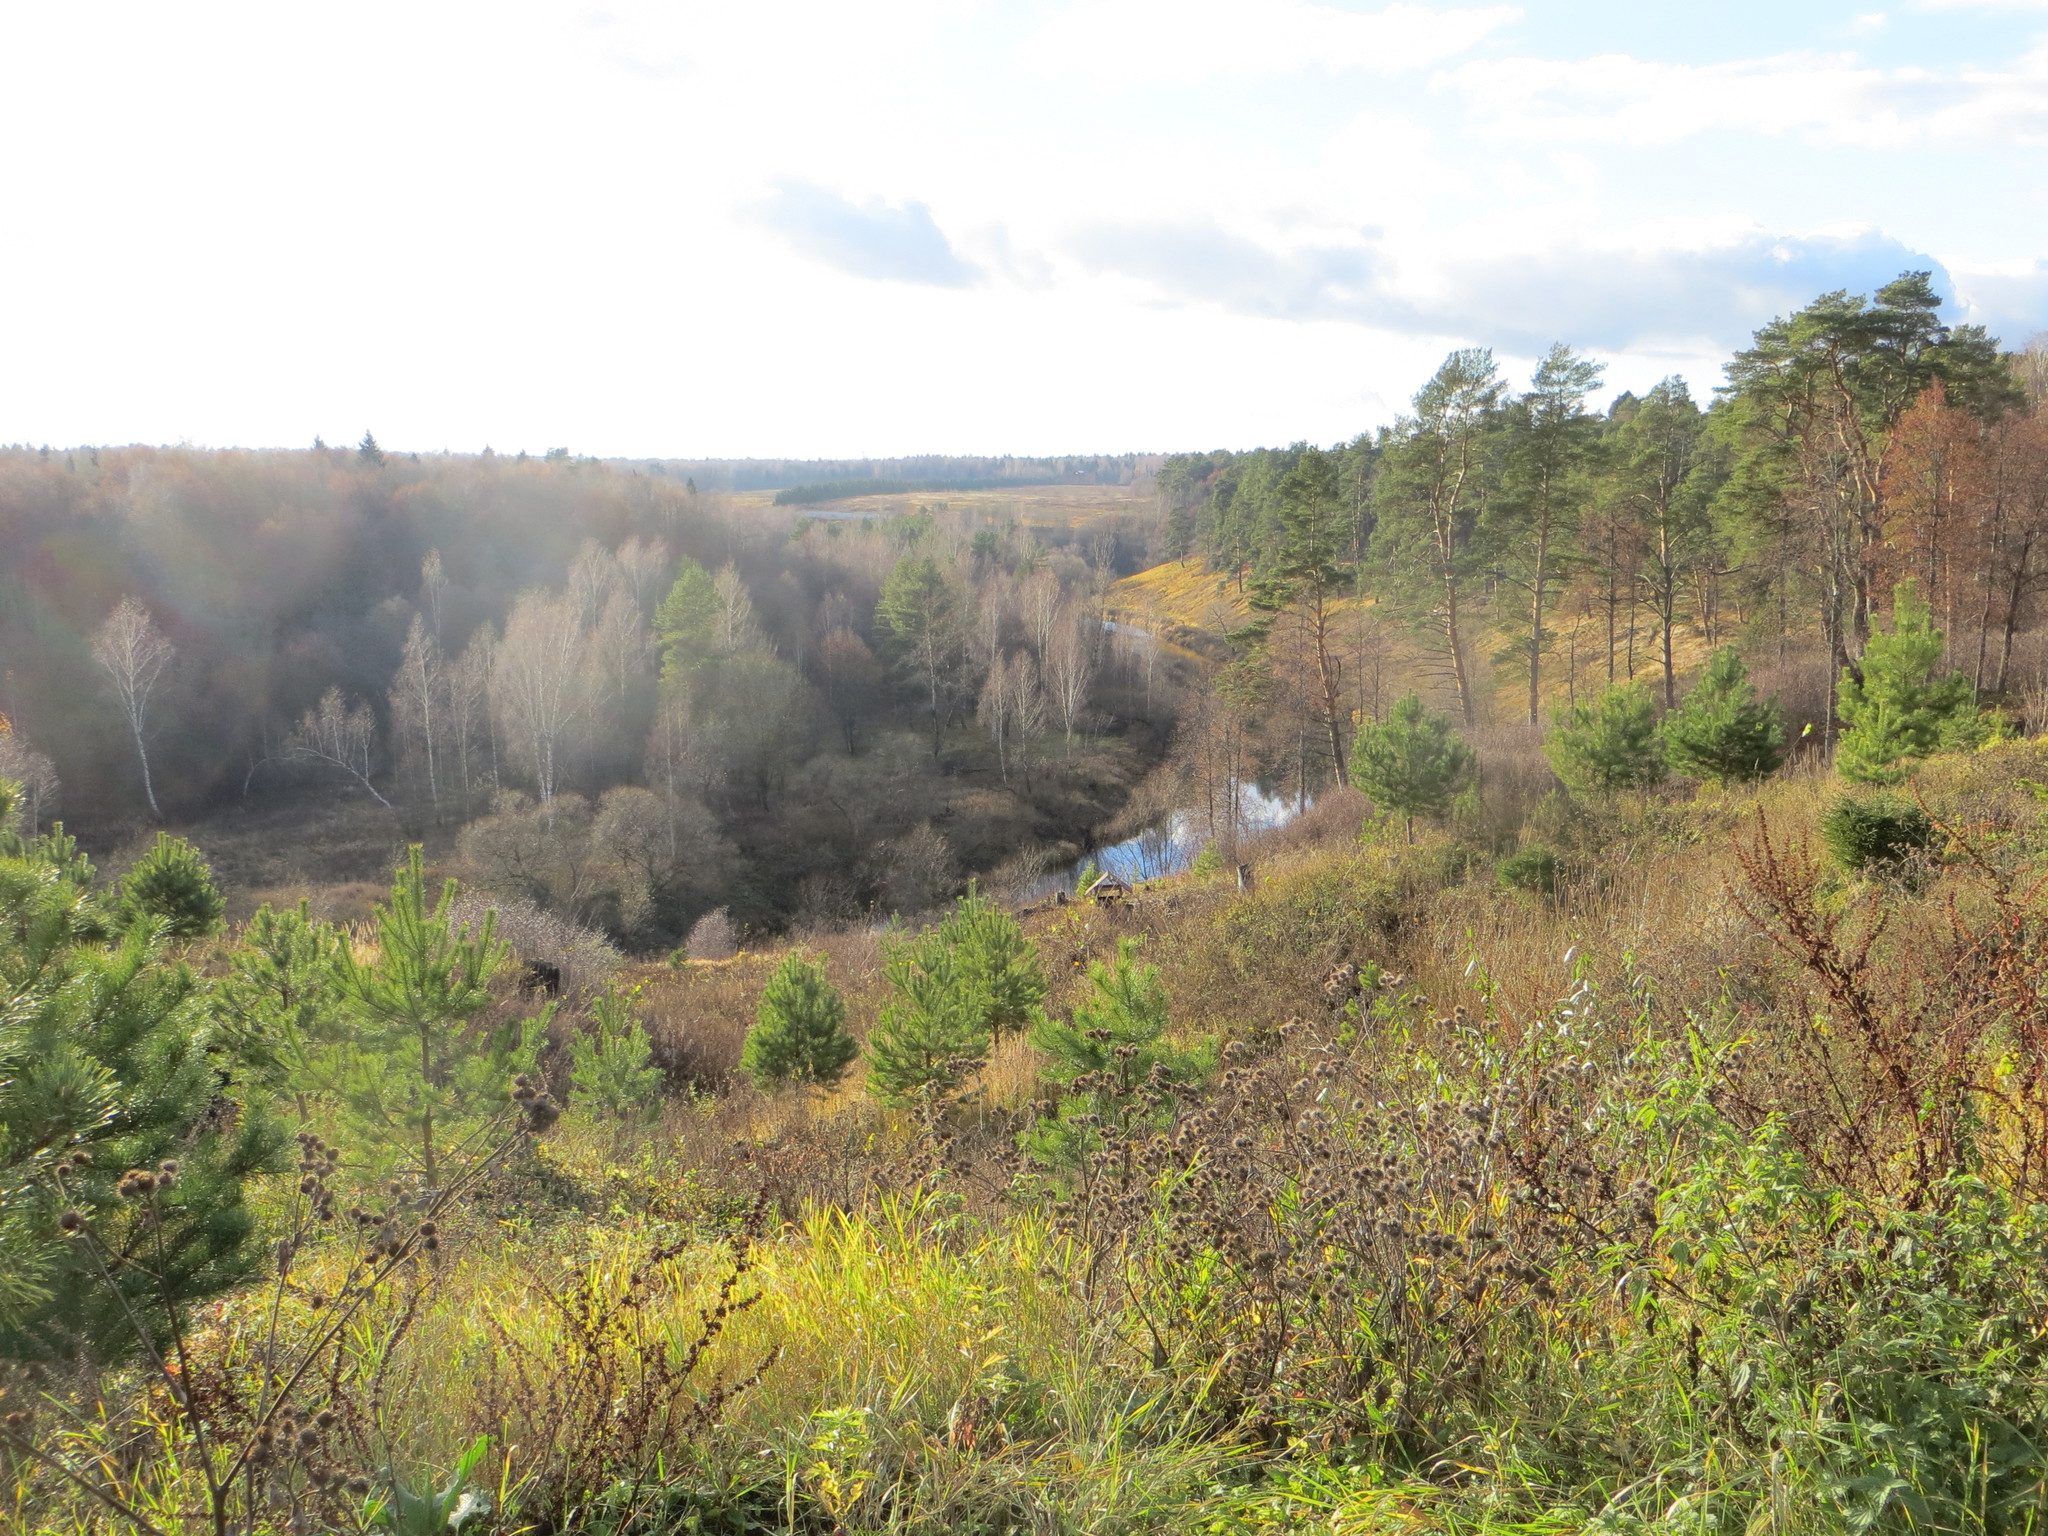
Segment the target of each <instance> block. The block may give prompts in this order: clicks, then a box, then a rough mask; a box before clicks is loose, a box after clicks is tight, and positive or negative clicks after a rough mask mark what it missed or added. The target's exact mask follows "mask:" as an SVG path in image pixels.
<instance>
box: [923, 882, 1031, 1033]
mask: <svg viewBox="0 0 2048 1536" xmlns="http://www.w3.org/2000/svg"><path fill="white" fill-rule="evenodd" d="M938 934H939V940H940V942H941V943H943V944H946V945H947V946H949V947H950V948H951V949H952V950H953V952H954V955H955V957H956V959H957V960H958V962H959V966H960V972H961V975H962V976H963V977H964V978H965V980H966V983H967V985H968V986H970V987H972V988H973V989H974V990H975V991H976V992H977V993H978V994H980V997H981V1000H982V1004H983V1015H984V1019H985V1022H986V1025H987V1027H988V1028H989V1029H990V1030H991V1031H993V1032H994V1033H995V1034H997V1035H999V1036H1000V1035H1004V1034H1007V1033H1009V1032H1010V1031H1012V1030H1018V1029H1023V1028H1025V1027H1027V1026H1028V1025H1030V1024H1031V1023H1032V1022H1033V1021H1034V1020H1036V1019H1037V1018H1038V1017H1039V1006H1040V1005H1041V1004H1042V1003H1043V1002H1044V1001H1045V995H1046V992H1047V990H1048V986H1049V983H1048V982H1047V981H1046V976H1045V967H1044V965H1043V964H1041V963H1040V961H1039V958H1038V950H1037V948H1036V947H1035V946H1034V945H1033V944H1032V942H1031V941H1030V940H1029V939H1027V938H1026V937H1025V936H1024V930H1023V928H1021V927H1020V926H1019V925H1018V923H1017V920H1016V919H1015V918H1014V917H1012V916H1010V914H1009V913H1007V912H1005V911H1004V910H1003V909H1002V908H1001V907H998V906H997V905H996V904H995V903H994V902H992V901H990V900H989V899H988V898H987V897H986V896H983V895H981V894H980V892H978V891H977V890H975V889H974V888H973V887H972V886H969V887H968V890H967V894H966V895H965V896H963V897H961V898H960V899H959V900H958V901H957V902H955V903H954V904H953V909H952V910H951V911H950V912H948V913H947V914H946V917H945V920H944V921H943V922H941V923H940V924H939V928H938Z"/></svg>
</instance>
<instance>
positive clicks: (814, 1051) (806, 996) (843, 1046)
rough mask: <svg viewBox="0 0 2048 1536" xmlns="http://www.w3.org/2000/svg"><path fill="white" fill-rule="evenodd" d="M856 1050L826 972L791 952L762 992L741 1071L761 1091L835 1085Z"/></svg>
mask: <svg viewBox="0 0 2048 1536" xmlns="http://www.w3.org/2000/svg"><path fill="white" fill-rule="evenodd" d="M859 1054H860V1046H859V1045H858V1044H857V1043H856V1042H855V1040H854V1038H853V1036H852V1035H851V1034H849V1033H848V1032H847V1028H846V1003H845V1002H844V1000H842V999H841V998H840V996H839V993H838V992H837V991H836V990H835V989H834V988H833V986H832V984H831V983H830V982H829V981H827V980H826V979H825V967H824V966H823V965H822V964H817V963H814V962H812V961H811V960H808V959H806V958H805V957H804V956H803V955H800V954H797V953H795V952H791V953H790V954H789V955H787V956H785V957H784V959H783V962H782V964H780V965H779V966H777V967H776V968H775V974H774V975H772V976H770V977H769V978H768V984H767V985H766V986H765V987H763V988H762V989H761V1006H760V1010H759V1012H758V1013H757V1014H756V1015H755V1019H754V1027H753V1028H752V1029H750V1030H748V1031H747V1039H746V1044H745V1045H744V1046H742V1047H741V1049H740V1067H741V1069H742V1070H743V1071H745V1072H746V1074H747V1076H748V1077H750V1078H752V1079H753V1080H754V1086H755V1087H757V1088H761V1089H768V1088H777V1087H780V1086H782V1085H783V1084H784V1083H820V1084H826V1083H836V1082H838V1081H839V1078H840V1076H841V1074H843V1073H844V1072H845V1071H846V1068H847V1066H848V1065H849V1064H850V1063H851V1062H852V1061H853V1059H854V1057H856V1056H858V1055H859Z"/></svg>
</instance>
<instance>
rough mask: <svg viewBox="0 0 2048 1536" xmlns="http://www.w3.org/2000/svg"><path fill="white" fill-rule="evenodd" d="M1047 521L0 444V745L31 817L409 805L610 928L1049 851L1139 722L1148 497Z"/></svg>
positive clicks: (381, 838)
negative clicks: (1107, 619)
mask: <svg viewBox="0 0 2048 1536" xmlns="http://www.w3.org/2000/svg"><path fill="white" fill-rule="evenodd" d="M1026 510H1028V509H1026ZM1045 521H1046V522H1047V525H1046V526H1039V527H1033V526H1026V525H1025V523H1024V522H1022V521H1020V518H1019V512H1018V509H1017V508H1016V507H1010V506H998V507H983V508H981V509H980V510H978V511H967V510H962V509H951V510H949V508H948V505H947V503H945V502H944V501H943V499H939V500H935V501H933V502H930V503H927V504H924V505H921V506H919V507H916V508H914V509H912V510H910V511H908V512H907V513H906V514H904V515H900V516H893V517H889V518H887V519H882V520H877V519H873V518H849V519H837V520H835V519H830V518H826V519H804V520H801V521H799V520H798V519H797V518H796V517H795V515H794V514H790V513H782V512H776V511H774V510H772V509H770V508H768V507H766V506H763V505H754V504H751V503H741V502H735V501H734V500H732V499H731V498H729V497H727V496H725V495H723V494H720V493H716V492H711V491H699V490H697V489H695V488H694V487H692V486H691V485H689V484H688V483H687V482H685V483H682V484H678V483H676V482H675V481H674V480H672V479H669V478H666V477H663V476H659V475H649V474H644V473H641V472H639V471H638V470H624V471H621V470H618V469H614V468H610V467H607V466H604V465H600V464H596V463H592V462H589V461H581V460H576V459H573V458H571V457H569V456H568V455H566V454H564V455H560V456H549V457H547V458H543V459H515V458H506V457H498V456H492V455H485V456H483V457H478V458H451V457H429V458H425V459H422V458H419V457H417V456H410V455H398V454H390V455H387V454H385V453H384V452H383V451H382V450H381V449H379V448H378V447H377V445H376V443H375V441H374V439H372V438H369V437H366V438H365V439H364V441H363V443H362V444H361V445H359V446H358V447H356V448H350V449H329V448H320V449H315V450H312V451H309V452H273V453H239V452H200V451H194V450H158V449H120V450H114V449H103V450H72V451H66V452H61V453H58V452H50V451H34V452H30V451H25V450H15V451H13V452H9V453H6V454H4V455H0V655H4V656H5V658H6V667H5V671H4V675H0V714H4V716H5V718H6V719H7V721H8V722H9V729H8V734H7V736H6V738H5V741H6V745H5V746H4V748H0V751H4V752H5V753H6V758H5V761H6V764H7V766H8V769H9V771H10V772H11V773H12V774H13V775H14V776H15V777H16V778H18V779H19V780H21V781H22V782H23V783H24V784H25V785H26V786H27V787H28V791H29V798H28V801H27V814H28V816H29V820H30V824H31V826H39V825H43V824H46V823H47V822H48V821H50V820H51V819H52V817H54V816H56V815H59V814H61V815H62V816H63V817H64V818H65V819H66V820H67V822H69V823H70V824H71V825H72V826H73V827H74V828H75V829H77V830H80V831H83V832H85V833H86V834H87V835H88V836H91V837H93V838H94V839H95V840H97V841H100V842H102V843H105V842H106V841H109V840H112V841H115V842H116V843H118V842H120V841H122V840H124V839H127V838H129V837H132V836H133V835H135V834H136V832H137V831H138V830H139V829H140V828H141V827H142V826H143V824H144V823H145V822H159V823H160V822H161V821H162V819H164V818H170V819H172V820H173V821H176V822H178V823H180V824H184V823H200V824H204V826H205V828H206V831H205V832H204V834H203V836H202V840H203V841H205V842H206V843H207V844H208V845H209V846H210V847H215V848H216V849H217V851H220V852H222V853H225V851H226V848H225V845H227V844H230V843H232V842H233V840H234V838H235V837H236V835H237V828H241V827H255V826H257V825H259V824H260V826H261V838H262V840H264V841H265V842H267V843H270V844H277V843H279V842H283V843H284V844H285V845H287V846H288V847H296V848H300V849H303V850H304V852H305V857H304V859H303V860H302V861H301V864H302V868H301V869H300V870H299V871H298V872H297V878H298V879H299V880H301V881H303V882H305V883H307V884H309V885H313V886H318V885H320V884H322V883H331V882H333V881H335V880H342V881H346V880H351V879H355V880H360V879H373V878H375V876H376V875H377V873H378V872H379V870H381V868H382V867H383V866H384V864H385V863H386V862H388V858H389V855H390V852H391V850H392V849H393V848H395V847H398V846H401V845H402V843H403V841H404V840H405V839H406V838H408V837H410V838H422V837H424V838H426V839H427V840H428V841H429V843H431V844H433V845H435V846H436V847H437V848H441V849H443V850H444V851H447V852H453V853H456V854H458V855H459V856H460V858H461V859H462V860H463V861H464V865H465V868H466V869H467V870H468V871H469V872H470V873H471V874H472V875H473V876H474V877H475V878H477V879H479V880H481V881H482V882H483V883H484V884H485V885H486V886H487V887H488V888H491V889H493V890H497V891H500V892H502V893H504V894H507V895H512V894H518V895H522V896H524V897H526V898H528V899H531V900H533V901H535V902H537V903H539V904H541V905H542V906H545V907H547V908H549V909H551V910H554V911H556V912H558V913H560V914H561V915H563V916H566V917H569V918H572V919H573V920H575V921H577V922H581V923H586V924H594V925H597V926H600V927H603V928H606V929H608V930H609V931H610V932H611V933H612V934H613V935H614V936H616V937H618V938H620V939H623V940H626V941H628V942H631V943H634V944H637V945H642V946H647V945H662V946H667V945H673V944H674V943H675V942H676V941H677V940H678V939H679V938H680V937H681V936H682V935H683V934H685V933H686V932H687V931H688V929H689V928H690V926H691V925H692V924H693V923H694V922H695V921H696V920H697V919H698V918H699V917H701V916H703V915H704V914H706V913H707V912H712V911H727V910H729V911H730V913H731V914H732V917H733V920H735V921H737V922H738V923H739V924H740V925H741V926H742V927H746V926H756V927H760V926H765V927H769V928H779V927H782V926H786V925H787V924H788V923H789V922H790V921H792V920H804V921H818V920H836V919H843V918H847V917H851V916H854V915H856V914H858V913H861V912H865V911H867V910H869V909H870V908H873V907H876V906H880V907H881V908H883V909H884V910H889V909H896V908H902V909H906V910H915V909H917V908H918V907H920V906H923V905H926V904H928V903H929V901H931V900H933V899H936V898H937V896H938V895H940V894H943V893H944V892H945V891H946V890H948V889H950V888H951V886H952V884H953V883H954V882H955V881H956V880H959V879H964V878H965V876H966V875H967V874H969V873H972V872H973V871H975V870H982V871H987V870H989V869H991V868H993V867H995V866H998V865H1002V864H1004V863H1005V862H1006V861H1007V862H1010V863H1011V864H1013V865H1014V864H1015V863H1016V861H1018V860H1020V859H1021V860H1023V861H1024V864H1025V865H1026V866H1029V865H1031V864H1032V861H1033V860H1037V861H1038V862H1041V863H1043V862H1046V861H1049V860H1057V859H1060V858H1064V859H1069V860H1070V859H1072V858H1073V857H1074V856H1075V855H1076V853H1077V852H1078V851H1079V846H1080V844H1081V843H1082V842H1084V841H1085V840H1086V838H1087V837H1088V836H1089V834H1090V833H1091V831H1092V830H1093V829H1094V827H1095V826H1096V825H1097V824H1098V823H1100V822H1102V821H1104V820H1106V819H1107V818H1108V817H1110V816H1111V815H1113V814H1114V812H1115V811H1116V809H1117V807H1118V806H1119V804H1120V803H1121V800H1122V798H1123V796H1124V795H1125V793H1126V792H1127V790H1128V788H1129V786H1130V785H1131V784H1132V783H1133V782H1135V781H1136V780H1137V779H1138V778H1140V777H1142V775H1143V773H1144V772H1145V770H1146V769H1147V767H1148V766H1149V764H1150V762H1151V761H1152V760H1153V759H1155V758H1156V757H1157V755H1158V752H1159V749H1160V747H1161V745H1162V744H1163V740H1164V735H1163V732H1164V729H1165V728H1166V726H1167V725H1168V724H1170V720H1169V717H1168V713H1167V703H1168V700H1169V695H1168V694H1167V693H1166V692H1165V691H1164V690H1163V689H1149V688H1147V687H1146V686H1145V681H1144V679H1145V677H1147V676H1149V675H1150V673H1151V672H1152V671H1153V670H1154V667H1153V664H1152V663H1146V664H1145V665H1143V666H1140V665H1139V664H1138V663H1137V661H1136V660H1135V659H1134V657H1133V656H1132V655H1131V654H1130V653H1129V646H1128V645H1126V644H1119V643H1118V640H1117V637H1116V636H1115V635H1114V634H1112V633H1111V632H1109V631H1107V630H1105V629H1104V627H1103V624H1102V622H1101V596H1102V593H1103V591H1104V589H1105V588H1106V587H1107V585H1108V584H1109V583H1110V582H1111V581H1112V580H1114V579H1115V577H1116V576H1117V575H1118V574H1119V573H1120V571H1128V570H1133V569H1136V568H1137V566H1138V565H1139V564H1141V563H1142V562H1143V560H1144V558H1145V549H1144V547H1143V544H1144V539H1145V537H1146V535H1145V532H1144V529H1143V526H1142V525H1143V523H1144V522H1145V521H1146V520H1145V519H1144V518H1143V517H1139V518H1137V519H1135V521H1134V519H1133V518H1131V517H1130V516H1106V517H1104V518H1102V519H1099V520H1097V521H1099V522H1100V523H1101V524H1102V526H1101V527H1097V526H1096V525H1095V523H1094V522H1089V521H1085V520H1084V522H1083V523H1081V524H1080V525H1076V524H1074V523H1073V522H1072V520H1070V519H1058V520H1045ZM1155 727H1156V728H1155ZM60 786H61V788H60ZM252 818H254V819H253V820H252ZM323 818H325V819H326V823H327V831H326V832H322V831H320V830H319V829H320V827H321V826H322V825H323ZM337 818H338V819H337ZM330 834H331V835H330ZM195 835H202V834H198V833H195ZM323 839H325V841H324V842H323ZM351 840H352V841H353V845H354V846H355V847H356V848H357V849H358V850H359V855H360V856H359V857H358V858H357V859H356V862H355V864H353V865H351V864H349V863H348V860H347V856H346V855H334V856H333V857H326V858H325V859H324V862H323V854H322V848H323V847H327V848H328V852H329V853H330V854H332V853H333V849H332V848H331V847H329V846H328V845H330V844H334V843H336V842H350V841H351ZM337 859H339V862H337ZM270 862H272V863H273V864H274V863H275V860H274V859H272V860H271V861H270ZM272 883H275V882H272ZM285 883H290V881H289V880H287V881H286V882H285Z"/></svg>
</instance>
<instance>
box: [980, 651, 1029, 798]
mask: <svg viewBox="0 0 2048 1536" xmlns="http://www.w3.org/2000/svg"><path fill="white" fill-rule="evenodd" d="M1020 659H1022V658H1020ZM1026 664H1027V665H1028V664H1029V663H1028V662H1027V663H1026ZM1011 665H1012V663H1011V658H1010V657H1008V656H1006V655H1004V654H1003V653H1002V652H1001V651H997V652H996V653H995V656H994V658H993V659H992V660H991V661H990V662H989V664H988V676H987V677H986V678H985V679H984V680H983V681H982V685H981V699H980V702H979V703H978V704H977V705H976V706H975V710H974V717H975V719H977V720H979V721H980V722H981V726H982V729H983V730H985V731H987V732H988V734H989V739H990V740H991V741H993V742H994V743H995V744H996V770H997V771H998V772H999V773H1000V774H1001V775H1002V777H1003V782H1004V783H1005V784H1007V783H1009V782H1010V752H1009V745H1010V732H1011V730H1012V728H1013V727H1014V725H1015V722H1016V717H1015V715H1014V714H1013V713H1012V707H1013V706H1014V705H1015V703H1016V688H1015V686H1014V685H1013V684H1012V683H1011V681H1010V669H1011Z"/></svg>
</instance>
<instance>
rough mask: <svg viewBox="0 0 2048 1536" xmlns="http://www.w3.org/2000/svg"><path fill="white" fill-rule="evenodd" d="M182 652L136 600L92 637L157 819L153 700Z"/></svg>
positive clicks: (121, 606)
mask: <svg viewBox="0 0 2048 1536" xmlns="http://www.w3.org/2000/svg"><path fill="white" fill-rule="evenodd" d="M177 654H178V651H177V647H176V646H174V645H172V644H171V642H170V641H169V640H168V639H166V638H165V637H164V632H163V631H162V630H160V629H158V628H157V626H156V620H155V619H154V618H152V617H151V616H150V612H149V610H148V609H147V608H145V607H143V606H142V604H140V603H138V602H137V601H136V600H135V599H134V598H132V597H124V598H122V599H121V601H120V602H119V603H117V604H115V605H114V611H113V612H112V613H110V614H108V615H107V621H106V622H105V623H104V624H102V625H100V627H99V629H98V630H97V631H96V632H95V633H94V635H93V637H92V659H93V660H94V661H96V662H98V663H99V664H100V669H101V670H102V671H104V672H105V673H106V674H107V679H108V681H109V682H110V683H112V685H113V689H114V696H115V697H116V698H117V699H119V700H120V702H121V713H122V715H123V716H124V717H125V718H126V719H127V721H128V731H129V734H130V735H132V736H133V737H134V738H135V755H136V757H137V758H138V759H139V760H140V761H141V763H142V793H143V794H144V795H145V796H146V797H147V798H148V800H149V811H150V814H151V815H152V816H161V815H162V814H163V812H162V811H161V810H159V809H158V807H157V803H156V783H155V781H154V780H153V779H152V778H151V777H150V772H149V744H148V736H149V696H150V694H151V693H153V692H154V691H155V690H156V685H157V682H158V680H159V679H160V678H162V677H163V675H164V668H166V667H168V666H169V665H170V664H171V658H172V657H173V656H175V655H177Z"/></svg>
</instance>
